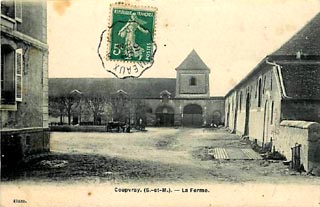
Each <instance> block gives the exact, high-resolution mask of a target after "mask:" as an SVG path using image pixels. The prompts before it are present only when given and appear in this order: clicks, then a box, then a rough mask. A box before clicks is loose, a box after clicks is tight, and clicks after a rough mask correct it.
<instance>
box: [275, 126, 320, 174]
mask: <svg viewBox="0 0 320 207" xmlns="http://www.w3.org/2000/svg"><path fill="white" fill-rule="evenodd" d="M276 138H277V139H276V140H275V142H274V146H275V149H276V150H277V151H279V152H280V153H281V154H283V155H284V156H285V157H286V158H287V160H292V154H291V148H292V147H294V146H295V145H296V144H301V155H300V156H301V163H302V164H303V166H304V168H305V169H306V170H307V171H310V170H312V169H314V171H319V170H320V124H319V123H316V122H307V121H288V120H285V121H282V122H281V125H280V129H279V131H278V134H277V135H276ZM317 169H318V170H317ZM319 172H320V171H319Z"/></svg>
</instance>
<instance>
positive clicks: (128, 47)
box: [109, 5, 155, 62]
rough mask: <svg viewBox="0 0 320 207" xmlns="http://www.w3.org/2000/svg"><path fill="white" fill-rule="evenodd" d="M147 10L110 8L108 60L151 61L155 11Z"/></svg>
mask: <svg viewBox="0 0 320 207" xmlns="http://www.w3.org/2000/svg"><path fill="white" fill-rule="evenodd" d="M147 9H148V8H134V7H133V8H130V7H119V6H117V5H115V6H114V7H112V8H111V12H112V14H111V18H112V20H111V23H112V24H111V31H110V50H109V59H110V60H125V61H142V62H150V61H152V52H153V48H152V47H153V37H154V31H155V30H154V29H155V11H154V10H151V9H150V8H149V9H148V10H147Z"/></svg>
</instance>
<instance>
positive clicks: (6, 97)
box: [0, 45, 23, 105]
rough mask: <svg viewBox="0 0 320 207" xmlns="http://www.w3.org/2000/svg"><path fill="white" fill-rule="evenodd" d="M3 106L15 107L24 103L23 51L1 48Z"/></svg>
mask: <svg viewBox="0 0 320 207" xmlns="http://www.w3.org/2000/svg"><path fill="white" fill-rule="evenodd" d="M1 48H2V50H1V78H0V80H1V85H0V86H1V93H0V96H1V105H15V104H16V101H22V74H23V56H22V49H17V50H14V49H13V48H12V47H11V46H9V45H2V46H1Z"/></svg>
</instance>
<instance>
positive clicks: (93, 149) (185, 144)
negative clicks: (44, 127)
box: [3, 128, 320, 184]
mask: <svg viewBox="0 0 320 207" xmlns="http://www.w3.org/2000/svg"><path fill="white" fill-rule="evenodd" d="M217 147H219V148H228V149H231V150H232V149H239V148H241V149H243V148H245V149H246V148H250V146H249V145H247V144H245V143H242V142H241V141H240V139H239V137H238V136H236V135H234V134H229V133H228V132H227V131H225V130H224V129H217V130H212V129H191V128H179V129H174V128H148V131H147V132H134V133H130V134H128V133H70V132H69V133H61V132H54V133H52V134H51V151H52V153H51V154H49V155H47V156H45V157H42V158H39V159H35V160H33V161H31V162H29V163H27V165H24V166H22V167H21V168H19V169H18V170H16V171H15V173H13V174H5V175H3V180H42V181H45V182H59V181H70V182H75V181H80V182H92V181H93V182H112V183H128V182H129V183H130V182H139V183H157V182H174V183H177V184H179V183H187V182H197V183H216V182H232V183H234V182H236V183H239V182H256V181H258V182H268V183H270V182H272V183H287V182H294V183H309V184H320V178H319V177H312V176H306V175H300V174H299V173H295V172H292V171H290V170H289V169H288V166H285V165H283V164H282V162H276V161H275V162H271V161H264V160H217V159H213V158H212V157H211V156H209V155H208V153H207V152H208V149H210V148H217Z"/></svg>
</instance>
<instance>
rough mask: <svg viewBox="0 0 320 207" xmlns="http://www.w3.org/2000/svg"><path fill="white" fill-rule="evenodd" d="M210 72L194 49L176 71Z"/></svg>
mask: <svg viewBox="0 0 320 207" xmlns="http://www.w3.org/2000/svg"><path fill="white" fill-rule="evenodd" d="M194 69H197V70H210V69H209V68H208V66H207V65H206V64H205V63H204V62H203V61H202V60H201V58H200V56H199V55H198V54H197V52H196V51H195V50H194V49H193V50H192V51H191V52H190V54H189V55H188V56H187V57H186V59H184V61H183V62H182V63H181V64H180V65H179V66H178V67H177V68H176V70H194Z"/></svg>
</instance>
